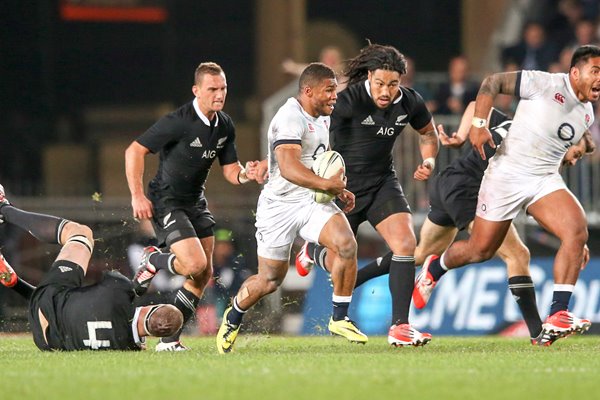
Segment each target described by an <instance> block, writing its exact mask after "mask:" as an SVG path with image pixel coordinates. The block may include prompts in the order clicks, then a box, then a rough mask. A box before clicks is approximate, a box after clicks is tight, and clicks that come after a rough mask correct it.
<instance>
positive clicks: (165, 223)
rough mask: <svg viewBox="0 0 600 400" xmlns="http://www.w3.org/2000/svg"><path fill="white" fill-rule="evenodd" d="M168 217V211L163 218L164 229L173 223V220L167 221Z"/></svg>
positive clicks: (169, 215) (169, 214) (169, 216)
mask: <svg viewBox="0 0 600 400" xmlns="http://www.w3.org/2000/svg"><path fill="white" fill-rule="evenodd" d="M170 218H171V213H168V214H167V216H166V217H165V218H164V219H163V228H164V229H167V228H168V227H170V226H171V225H173V224H174V223H175V220H173V221H169V219H170Z"/></svg>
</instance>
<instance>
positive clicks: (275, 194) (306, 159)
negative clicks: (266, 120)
mask: <svg viewBox="0 0 600 400" xmlns="http://www.w3.org/2000/svg"><path fill="white" fill-rule="evenodd" d="M268 140H269V142H268V143H269V155H268V160H269V181H268V182H267V184H266V185H265V187H264V189H263V191H262V193H261V196H265V197H267V198H269V199H274V200H281V201H287V202H297V201H301V200H304V199H308V198H310V196H311V195H312V194H311V191H310V189H307V188H304V187H302V186H298V185H296V184H294V183H292V182H290V181H288V180H287V179H285V178H284V177H283V176H281V171H280V170H279V164H278V162H277V157H275V148H276V147H277V146H279V145H281V144H290V143H292V144H299V145H301V146H302V155H301V158H300V161H301V162H302V164H304V165H305V166H306V167H307V168H310V167H312V165H313V162H314V160H315V158H316V157H317V155H319V154H321V153H322V152H324V151H325V150H327V148H328V147H329V117H324V116H321V117H317V118H315V117H313V116H311V115H309V114H307V113H306V111H304V109H303V108H302V106H301V105H300V103H299V102H298V100H297V99H295V98H293V97H291V98H289V99H288V101H287V102H286V103H285V104H284V105H283V106H281V108H280V109H279V111H277V114H275V117H273V120H272V121H271V124H270V125H269V132H268Z"/></svg>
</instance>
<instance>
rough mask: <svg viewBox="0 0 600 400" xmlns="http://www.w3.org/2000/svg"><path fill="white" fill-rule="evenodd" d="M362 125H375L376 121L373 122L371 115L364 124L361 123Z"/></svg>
mask: <svg viewBox="0 0 600 400" xmlns="http://www.w3.org/2000/svg"><path fill="white" fill-rule="evenodd" d="M360 124H361V125H375V121H373V118H372V117H371V116H370V115H369V116H368V117H367V118H365V119H364V120H363V122H361V123H360Z"/></svg>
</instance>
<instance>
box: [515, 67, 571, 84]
mask: <svg viewBox="0 0 600 400" xmlns="http://www.w3.org/2000/svg"><path fill="white" fill-rule="evenodd" d="M520 80H521V81H526V82H528V83H529V84H533V85H537V86H540V87H547V88H551V87H556V86H559V87H560V86H565V85H566V84H567V83H568V81H569V75H568V74H565V73H556V72H546V71H537V70H523V71H520Z"/></svg>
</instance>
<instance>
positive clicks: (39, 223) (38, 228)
mask: <svg viewBox="0 0 600 400" xmlns="http://www.w3.org/2000/svg"><path fill="white" fill-rule="evenodd" d="M2 215H3V217H4V220H5V221H6V222H9V223H11V224H13V225H16V226H18V227H20V228H22V229H24V230H26V231H28V232H29V233H31V234H32V235H33V236H35V237H36V238H37V239H39V240H40V241H42V242H45V243H58V242H59V239H60V238H59V237H58V235H59V234H60V232H59V230H60V229H62V226H63V225H64V224H65V223H66V222H68V221H67V220H65V219H62V218H58V217H55V216H52V215H45V214H37V213H32V212H28V211H23V210H20V209H18V208H16V207H13V206H11V205H6V206H4V207H2Z"/></svg>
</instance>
